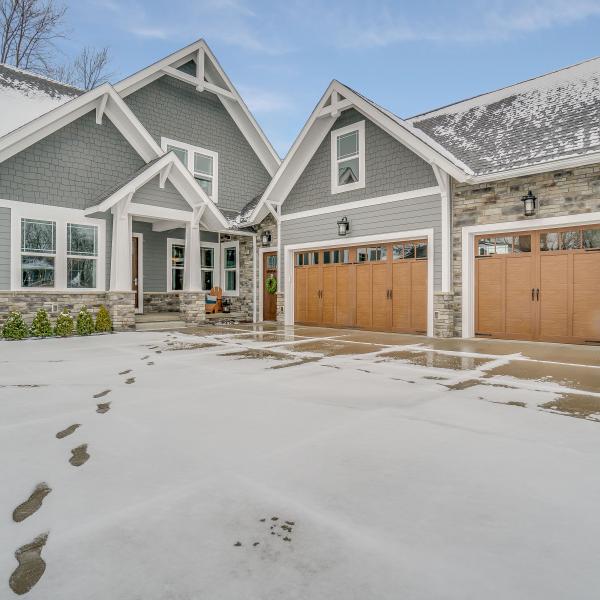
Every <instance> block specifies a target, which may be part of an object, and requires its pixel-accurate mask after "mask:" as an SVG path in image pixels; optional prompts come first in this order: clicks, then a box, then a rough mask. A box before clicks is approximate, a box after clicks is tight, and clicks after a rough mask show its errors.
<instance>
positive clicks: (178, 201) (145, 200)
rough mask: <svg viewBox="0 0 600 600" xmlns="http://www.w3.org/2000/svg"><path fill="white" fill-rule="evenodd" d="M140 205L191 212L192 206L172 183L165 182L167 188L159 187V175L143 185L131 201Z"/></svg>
mask: <svg viewBox="0 0 600 600" xmlns="http://www.w3.org/2000/svg"><path fill="white" fill-rule="evenodd" d="M131 201H132V202H137V203H139V204H150V205H151V206H162V207H164V208H174V209H176V210H185V211H190V210H191V208H190V205H189V204H188V203H187V202H186V201H185V200H184V199H183V198H182V196H181V194H180V193H179V192H178V191H177V190H176V189H175V187H174V186H173V184H172V183H171V182H170V181H166V182H165V187H164V188H163V189H161V188H160V187H159V186H158V175H157V176H156V177H155V178H154V179H152V180H150V181H149V182H148V183H146V184H145V185H143V186H142V187H141V188H140V189H139V190H138V191H137V192H136V193H135V194H134V195H133V198H132V199H131Z"/></svg>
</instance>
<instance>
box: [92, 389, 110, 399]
mask: <svg viewBox="0 0 600 600" xmlns="http://www.w3.org/2000/svg"><path fill="white" fill-rule="evenodd" d="M107 394H110V390H104V391H102V392H98V393H97V394H94V398H102V397H104V396H106V395H107Z"/></svg>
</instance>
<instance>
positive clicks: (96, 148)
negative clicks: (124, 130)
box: [0, 112, 144, 209]
mask: <svg viewBox="0 0 600 600" xmlns="http://www.w3.org/2000/svg"><path fill="white" fill-rule="evenodd" d="M143 164H144V161H143V160H142V159H141V158H140V156H139V155H138V154H137V152H136V151H135V150H134V149H133V148H132V147H131V146H130V145H129V143H128V142H127V141H126V140H125V138H123V136H122V135H121V134H120V133H119V131H118V130H117V129H116V127H115V126H114V125H113V124H112V123H111V122H110V120H109V119H108V118H105V119H104V120H103V124H102V125H96V121H95V113H93V112H91V113H88V114H86V115H84V116H82V117H80V118H79V119H77V120H76V121H73V122H72V123H69V124H68V125H66V126H65V127H63V128H62V129H59V130H58V131H55V132H54V133H52V134H50V135H49V136H47V137H46V138H44V139H42V140H40V141H39V142H36V143H35V144H33V145H32V146H29V148H26V149H25V150H23V151H22V152H19V153H18V154H16V155H15V156H12V157H11V158H9V159H7V160H5V161H4V162H3V163H1V164H0V198H4V199H7V200H19V201H22V202H35V203H36V204H48V205H54V206H64V207H67V208H78V209H83V208H87V207H88V206H90V205H91V203H92V202H93V200H94V199H95V198H96V197H97V196H99V195H100V194H101V193H102V191H103V190H105V189H106V188H108V187H110V186H111V185H113V184H114V182H115V180H118V179H121V178H124V177H126V176H127V175H129V174H130V173H132V172H133V171H136V170H137V169H139V168H140V167H141V166H142V165H143Z"/></svg>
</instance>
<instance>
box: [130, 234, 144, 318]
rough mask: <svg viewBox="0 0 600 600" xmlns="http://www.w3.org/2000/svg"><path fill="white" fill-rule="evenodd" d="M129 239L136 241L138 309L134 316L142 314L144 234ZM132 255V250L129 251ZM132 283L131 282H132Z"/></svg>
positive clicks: (134, 235) (133, 235)
mask: <svg viewBox="0 0 600 600" xmlns="http://www.w3.org/2000/svg"><path fill="white" fill-rule="evenodd" d="M131 237H134V238H137V239H138V308H137V309H136V311H135V314H136V315H143V314H144V234H143V233H135V232H133V233H132V234H131ZM131 252H132V255H133V248H132V249H131ZM132 258H133V256H132ZM132 283H133V282H132Z"/></svg>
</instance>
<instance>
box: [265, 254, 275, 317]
mask: <svg viewBox="0 0 600 600" xmlns="http://www.w3.org/2000/svg"><path fill="white" fill-rule="evenodd" d="M269 277H277V252H265V253H264V254H263V321H275V320H276V318H277V296H276V294H270V293H269V292H268V291H267V279H268V278H269Z"/></svg>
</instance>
